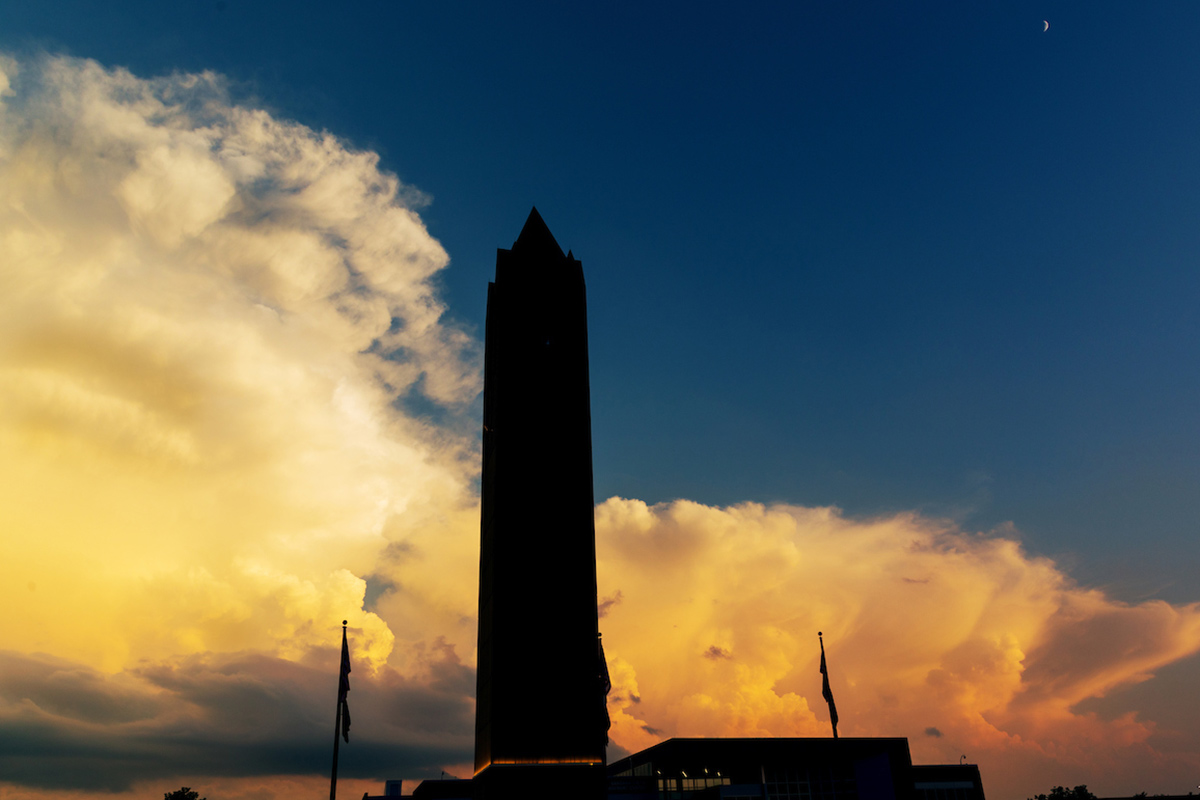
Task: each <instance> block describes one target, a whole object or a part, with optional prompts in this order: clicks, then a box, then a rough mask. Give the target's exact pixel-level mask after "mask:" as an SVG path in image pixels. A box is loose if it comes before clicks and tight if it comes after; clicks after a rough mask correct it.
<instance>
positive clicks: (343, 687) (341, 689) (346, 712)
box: [338, 626, 350, 742]
mask: <svg viewBox="0 0 1200 800" xmlns="http://www.w3.org/2000/svg"><path fill="white" fill-rule="evenodd" d="M349 691H350V646H349V645H348V644H346V628H345V626H343V627H342V674H341V678H340V679H339V681H338V705H339V706H340V707H341V710H342V738H343V739H345V740H346V741H347V742H349V741H350V706H348V705H347V704H346V694H347V693H348V692H349Z"/></svg>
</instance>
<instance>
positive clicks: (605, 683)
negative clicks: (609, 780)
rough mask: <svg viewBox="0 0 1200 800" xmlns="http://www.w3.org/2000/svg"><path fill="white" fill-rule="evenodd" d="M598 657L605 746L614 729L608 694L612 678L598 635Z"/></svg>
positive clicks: (602, 644) (610, 689)
mask: <svg viewBox="0 0 1200 800" xmlns="http://www.w3.org/2000/svg"><path fill="white" fill-rule="evenodd" d="M596 655H597V656H598V657H599V659H600V664H599V667H600V669H599V672H600V709H601V714H602V718H603V720H604V744H606V745H607V744H608V743H609V741H610V740H609V738H608V732H609V730H610V729H611V728H612V717H610V716H609V715H608V693H609V692H611V691H612V678H610V677H609V674H608V659H606V658H605V657H604V643H603V642H601V641H600V634H599V633H597V634H596Z"/></svg>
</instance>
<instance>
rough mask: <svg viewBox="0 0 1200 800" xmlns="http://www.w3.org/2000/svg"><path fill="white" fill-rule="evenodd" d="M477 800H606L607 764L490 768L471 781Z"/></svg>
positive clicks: (532, 765) (492, 766)
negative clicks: (605, 766) (605, 765)
mask: <svg viewBox="0 0 1200 800" xmlns="http://www.w3.org/2000/svg"><path fill="white" fill-rule="evenodd" d="M472 784H473V786H472V788H473V790H474V793H475V800H605V798H606V797H607V795H608V777H607V772H606V770H605V768H604V764H601V763H596V764H491V765H489V766H487V767H485V768H484V769H483V770H482V771H481V772H480V773H479V774H478V775H476V776H475V779H474V780H473V781H472Z"/></svg>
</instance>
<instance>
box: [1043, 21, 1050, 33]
mask: <svg viewBox="0 0 1200 800" xmlns="http://www.w3.org/2000/svg"><path fill="white" fill-rule="evenodd" d="M1042 23H1043V24H1045V26H1046V27H1044V28H1042V33H1045V32H1046V31H1048V30H1050V23H1049V22H1047V21H1046V20H1042Z"/></svg>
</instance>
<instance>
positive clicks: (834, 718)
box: [817, 631, 838, 739]
mask: <svg viewBox="0 0 1200 800" xmlns="http://www.w3.org/2000/svg"><path fill="white" fill-rule="evenodd" d="M817 639H818V640H819V641H820V642H821V696H822V697H824V698H825V702H826V703H828V704H829V722H830V724H832V725H833V738H835V739H836V738H838V735H837V724H838V713H837V706H836V705H834V702H833V690H832V689H830V688H829V669H828V668H827V667H826V666H825V640H824V639H822V638H821V632H820V631H817Z"/></svg>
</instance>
